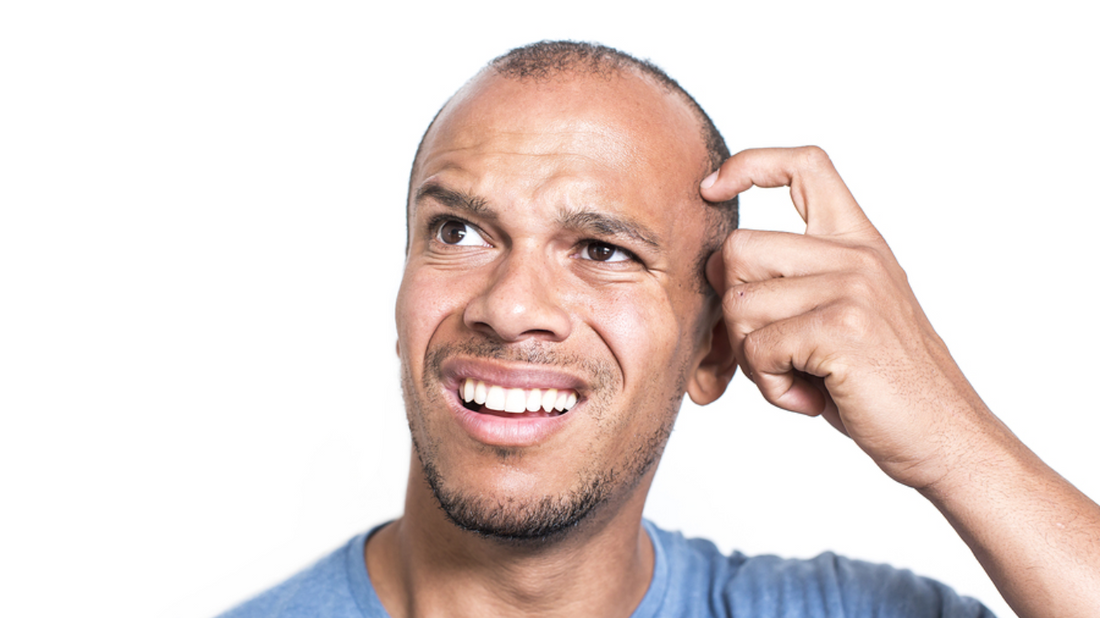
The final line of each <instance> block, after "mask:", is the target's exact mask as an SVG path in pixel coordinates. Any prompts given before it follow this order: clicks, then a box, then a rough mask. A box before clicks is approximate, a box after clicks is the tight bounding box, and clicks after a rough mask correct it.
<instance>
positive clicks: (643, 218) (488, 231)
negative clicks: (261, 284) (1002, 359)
mask: <svg viewBox="0 0 1100 618" xmlns="http://www.w3.org/2000/svg"><path fill="white" fill-rule="evenodd" d="M708 172H709V170H707V169H706V155H705V152H704V150H703V144H702V140H701V137H700V136H699V130H698V124H697V122H696V121H695V119H694V118H693V117H692V116H691V113H690V112H689V111H688V110H687V109H686V107H685V106H684V105H683V104H682V102H680V101H679V100H677V99H676V98H675V97H673V96H671V95H667V94H665V93H664V92H663V91H662V90H660V89H659V88H657V87H655V86H654V85H653V84H652V83H650V82H649V81H647V80H646V79H643V78H640V77H638V76H636V75H633V74H629V73H628V74H625V75H620V76H617V77H614V78H612V79H604V78H589V77H584V76H569V77H568V78H564V77H563V78H561V79H557V80H554V81H551V82H540V83H535V82H531V81H510V80H506V79H502V78H498V77H494V76H491V75H485V74H483V75H481V76H480V77H478V78H476V79H475V80H474V81H473V82H471V84H470V85H468V86H467V87H466V88H464V90H463V91H462V92H460V93H459V94H458V95H456V97H455V99H454V100H453V101H452V103H451V104H449V105H448V108H447V109H446V110H444V112H443V114H442V115H441V116H440V118H439V119H438V121H437V123H436V126H435V127H434V128H433V130H432V132H431V133H430V134H429V135H428V136H427V139H426V142H425V149H424V156H423V158H422V162H421V165H420V166H419V168H418V170H417V172H416V174H415V175H414V178H413V194H414V195H416V194H417V193H418V191H420V190H421V189H423V188H424V187H429V186H442V187H445V188H447V189H449V190H451V191H452V192H459V193H462V194H465V195H466V196H472V197H476V198H479V199H481V200H483V201H484V203H485V204H486V206H487V210H485V211H483V212H478V213H472V212H470V211H469V209H462V208H456V207H455V206H454V205H453V204H450V205H448V204H447V203H444V202H446V201H447V200H442V201H441V200H440V199H437V198H436V197H432V196H431V195H427V196H425V197H422V198H421V199H417V200H414V201H413V203H411V204H410V249H409V257H408V261H407V264H406V272H405V278H404V280H403V284H402V288H401V292H400V294H399V298H398V304H397V322H398V334H399V343H398V352H399V355H400V357H401V361H402V367H403V374H404V383H405V389H406V401H407V404H408V414H409V424H410V428H411V431H412V433H413V437H414V440H415V441H416V443H417V444H418V448H421V449H422V450H425V451H428V452H430V454H431V458H432V460H433V462H434V464H433V465H435V466H436V467H437V468H438V470H439V471H440V475H441V478H442V483H443V484H444V485H445V486H446V487H447V488H449V489H451V490H454V491H456V492H462V493H465V494H467V495H471V496H481V497H484V498H485V499H486V500H488V501H489V502H491V503H499V504H500V505H501V506H502V507H505V506H508V505H512V506H509V507H508V508H512V507H514V505H515V504H529V503H533V502H537V501H538V500H539V499H541V498H543V497H545V496H547V495H552V496H562V495H569V494H570V493H571V492H576V491H577V490H578V488H579V486H580V485H583V484H584V480H585V479H591V478H593V475H595V474H599V473H600V472H605V471H608V470H612V471H614V474H612V475H611V478H612V482H610V483H609V484H608V488H607V490H606V492H605V495H604V496H603V498H604V501H603V503H602V506H601V507H600V508H598V509H596V510H595V511H593V512H592V514H591V515H590V516H589V517H588V518H586V519H585V520H584V521H583V522H582V523H581V524H580V525H579V526H577V527H575V528H572V529H570V531H569V532H568V533H567V534H562V535H559V536H556V537H554V538H552V539H549V540H547V541H545V542H542V543H535V544H532V543H519V544H516V543H506V542H501V541H499V540H494V539H489V538H485V537H482V536H479V535H477V534H474V533H471V532H468V531H464V530H461V529H459V528H458V527H456V526H455V525H453V524H452V523H451V522H450V521H449V520H447V518H446V517H445V515H444V514H443V513H442V511H441V510H440V509H439V507H438V503H437V502H436V500H435V497H434V496H433V494H432V492H431V491H430V489H429V488H428V486H427V484H426V483H425V481H424V471H423V468H422V467H421V462H420V460H419V458H417V457H416V456H414V457H413V459H412V463H411V466H410V475H409V485H408V490H407V497H406V510H405V515H404V516H403V517H402V518H401V519H400V520H398V521H397V522H395V523H393V524H391V525H389V526H387V527H385V528H383V529H382V530H381V531H379V532H378V533H377V534H375V535H374V536H373V537H372V538H371V540H370V542H369V543H368V545H367V549H366V562H367V567H368V571H369V572H370V576H371V579H372V582H373V583H374V585H375V588H376V590H377V592H378V594H379V597H380V598H381V600H382V602H383V604H384V605H385V606H386V608H387V610H388V611H389V612H390V613H391V614H392V615H394V616H434V615H448V616H466V615H469V616H475V615H476V616H485V615H510V616H516V615H519V616H522V615H533V614H538V615H542V616H554V615H570V616H577V615H592V616H616V615H621V616H627V615H629V614H630V613H631V611H632V610H633V608H634V607H635V606H636V605H637V603H638V602H639V601H640V600H641V598H642V596H643V595H644V593H645V590H646V587H647V586H648V583H649V579H650V577H651V575H652V568H653V555H652V546H651V545H650V543H649V540H648V538H646V535H645V533H644V531H643V530H642V528H641V512H642V507H643V505H644V501H645V495H646V492H647V491H648V488H649V485H650V482H651V480H652V476H653V472H654V466H649V467H644V466H642V468H641V469H639V463H638V462H639V461H643V462H644V460H645V457H641V458H639V453H640V452H642V453H644V452H646V451H647V450H648V451H653V450H654V448H656V451H655V452H656V454H657V455H659V451H660V446H662V445H663V438H664V435H663V434H664V432H666V431H667V428H668V427H669V426H670V424H671V423H672V421H673V420H674V418H675V414H676V409H677V406H678V403H679V399H680V398H681V397H682V395H683V393H684V392H685V391H686V392H687V393H688V394H689V395H690V396H691V397H692V399H693V400H694V401H696V402H697V403H700V404H705V403H710V402H711V401H713V400H714V399H716V398H717V397H718V396H720V395H721V393H722V392H723V391H724V389H725V387H726V385H727V384H728V382H729V380H730V379H731V378H732V376H733V373H734V371H735V370H736V368H737V367H741V368H742V370H743V371H744V373H745V374H746V375H747V376H748V377H749V379H751V380H752V381H753V382H754V383H755V384H756V385H757V387H758V388H759V389H760V391H761V393H762V394H763V395H764V397H765V398H766V399H767V400H768V401H770V402H772V403H773V404H775V405H777V406H778V407H781V408H784V409H787V410H792V411H795V412H799V413H803V414H808V415H821V416H824V417H825V418H826V419H827V420H829V422H830V423H831V424H832V425H833V426H835V427H836V428H837V429H839V430H841V431H843V432H844V433H846V434H847V435H848V436H850V437H851V438H852V440H853V441H854V443H855V444H856V445H857V446H858V447H859V448H861V449H862V450H863V451H865V452H866V453H867V454H868V455H869V456H870V457H871V458H872V459H873V460H874V461H875V462H876V463H877V464H878V465H879V466H880V467H881V468H882V469H883V471H884V472H885V473H886V474H887V475H889V476H890V477H891V478H893V479H895V480H896V481H898V482H901V483H903V484H905V485H908V486H910V487H912V488H914V489H916V490H917V491H919V492H920V493H921V494H922V495H924V496H925V497H926V498H928V499H929V500H930V501H931V502H932V503H933V504H935V505H936V507H937V508H938V509H939V510H940V511H941V512H942V513H943V514H944V515H945V517H946V518H947V519H948V521H949V522H951V524H952V525H953V526H954V527H955V529H956V530H957V531H958V533H959V534H960V536H961V537H962V538H963V540H964V541H965V542H966V543H967V544H968V545H969V546H970V548H971V549H972V550H973V552H974V554H975V555H976V556H977V558H978V560H979V561H980V562H981V564H982V565H983V567H984V568H985V569H986V571H987V572H988V573H989V575H990V577H991V578H992V579H993V581H994V583H995V584H996V585H997V586H998V588H999V590H1001V592H1002V594H1003V595H1004V596H1005V598H1006V600H1007V601H1008V602H1009V604H1010V605H1011V606H1012V607H1013V609H1014V610H1015V611H1016V612H1017V613H1018V614H1019V615H1020V616H1022V617H1032V616H1094V615H1097V613H1100V507H1098V506H1097V505H1096V504H1095V503H1093V502H1092V501H1090V500H1089V499H1088V498H1087V497H1085V496H1084V495H1083V494H1081V493H1080V492H1078V491H1077V490H1076V489H1075V488H1073V486H1072V485H1070V484H1069V483H1068V482H1066V481H1065V480H1064V479H1062V478H1061V477H1059V476H1058V475H1057V474H1056V473H1054V472H1053V471H1052V470H1051V469H1050V468H1048V467H1047V466H1046V465H1045V464H1043V463H1042V461H1041V460H1039V458H1038V457H1036V456H1035V455H1034V454H1033V453H1031V451H1029V450H1028V449H1027V448H1026V447H1025V446H1024V445H1023V444H1022V443H1020V442H1019V440H1017V439H1016V438H1015V436H1014V435H1013V434H1012V433H1011V432H1010V431H1009V430H1008V429H1007V428H1006V427H1005V426H1004V425H1003V424H1002V423H1001V422H1000V421H999V420H997V418H996V417H995V416H994V415H993V414H992V413H991V412H990V411H989V410H988V408H986V406H985V405H984V404H983V403H982V401H981V399H980V398H979V397H978V395H977V393H975V392H974V390H973V389H972V388H971V387H970V385H969V383H968V382H967V381H966V379H965V377H964V376H963V374H962V372H961V371H960V370H959V368H958V367H957V365H956V364H955V363H954V361H953V360H952V358H951V356H950V354H949V353H948V351H947V348H946V346H945V345H944V344H943V342H942V341H941V340H940V339H939V337H938V336H937V335H936V333H935V331H934V330H933V329H932V326H931V325H930V324H929V322H928V320H927V318H926V317H925V316H924V314H923V312H922V311H921V309H920V306H919V304H918V303H917V300H916V298H915V297H914V296H913V293H912V291H911V290H910V289H909V286H908V284H907V282H906V278H905V273H904V271H903V270H902V268H901V267H900V266H899V265H898V263H897V262H896V260H895V259H894V257H893V255H892V253H891V252H890V250H889V248H888V246H887V245H886V243H885V241H884V240H883V239H882V237H881V236H880V235H879V234H878V232H877V231H876V230H875V228H874V227H873V226H872V225H871V223H870V222H869V221H868V220H867V218H866V217H865V216H864V214H863V212H862V210H861V209H860V208H859V206H858V204H857V203H856V202H855V200H854V199H853V198H852V196H851V194H850V193H849V192H848V190H847V188H846V187H845V185H844V183H843V181H842V180H841V179H840V177H839V175H838V174H837V173H836V170H835V169H834V168H833V166H832V164H831V162H830V161H829V159H828V157H827V156H826V155H825V154H824V153H823V152H822V151H821V150H820V149H817V148H812V147H811V148H801V149H761V150H749V151H744V152H741V153H738V154H737V155H734V156H733V157H731V158H730V159H729V160H727V161H726V163H724V164H723V165H722V167H721V168H720V169H719V170H718V171H717V172H715V174H713V175H710V176H708V177H706V178H705V179H703V176H705V175H706V174H707V173H708ZM653 179H660V182H653ZM700 179H702V183H701V184H700ZM754 185H755V186H761V187H779V186H788V187H790V190H791V198H792V202H793V203H794V206H795V208H796V209H797V210H798V212H799V213H800V215H801V216H802V217H803V219H804V220H805V221H806V223H807V229H806V233H805V234H803V235H798V234H784V233H776V232H764V231H752V230H736V231H734V232H733V233H731V234H730V235H729V236H728V238H726V240H725V242H724V243H723V244H722V245H721V246H720V248H719V249H718V250H717V251H716V252H715V253H714V255H713V256H712V257H711V259H710V260H709V262H708V263H707V267H706V277H707V280H708V281H709V283H710V285H711V286H712V287H713V288H714V289H715V290H716V291H717V292H718V294H719V296H718V298H720V303H719V302H718V301H717V300H716V299H715V298H714V297H708V296H706V295H704V294H700V293H699V291H698V285H697V284H696V282H697V277H698V276H699V273H698V272H696V268H697V266H696V256H697V255H698V252H699V250H700V248H701V247H707V246H708V243H709V242H711V236H710V234H709V232H710V231H709V230H708V225H707V221H708V217H707V216H706V209H707V208H708V206H707V205H706V203H705V202H704V200H709V201H712V202H718V201H722V200H726V199H730V198H732V197H733V196H734V195H737V194H738V193H741V192H743V191H745V190H748V189H749V188H750V187H752V186H754ZM429 193H430V192H429ZM578 210H584V211H587V212H589V213H597V214H600V215H604V216H606V217H611V218H614V219H616V220H619V221H630V222H632V223H634V224H636V225H637V227H638V228H640V229H645V230H646V235H647V236H649V237H651V239H656V240H657V242H656V243H655V244H656V246H652V245H650V244H649V243H646V242H643V241H641V240H639V239H638V238H632V237H629V236H624V235H621V234H620V235H613V236H607V235H601V234H600V233H596V230H592V229H585V228H583V226H581V227H578V226H577V225H575V223H576V219H575V218H574V219H572V221H573V223H574V224H568V222H569V221H570V219H569V218H568V217H567V216H566V215H568V214H570V213H576V212H577V211H578ZM441 212H442V213H443V214H445V215H446V216H458V217H459V218H460V219H462V220H464V221H466V222H467V223H468V224H470V226H471V227H470V228H469V229H471V230H476V231H478V232H479V233H478V238H477V239H475V240H479V241H484V242H473V243H470V244H462V245H460V246H452V245H449V244H447V243H443V242H440V241H439V240H438V239H439V237H437V236H435V232H436V229H435V228H432V227H429V226H428V225H427V223H428V221H429V220H431V218H432V216H433V215H437V214H440V213H441ZM467 238H469V236H467ZM592 241H597V242H604V243H609V244H612V245H616V246H619V247H623V248H625V249H628V250H630V251H633V252H634V253H636V254H637V255H638V257H639V258H640V259H639V260H638V261H628V262H613V263H604V262H599V261H595V260H589V259H586V256H587V255H589V254H588V253H587V247H589V245H590V243H591V242H592ZM484 345H488V346H489V347H487V348H486V347H478V346H484ZM455 346H459V347H458V348H456V347H455ZM462 346H465V347H462ZM456 349H457V350H461V351H459V352H450V353H448V355H447V356H446V360H444V361H443V363H442V364H433V363H431V362H429V359H431V358H432V354H433V352H438V351H439V350H445V351H448V350H456ZM473 350H489V351H491V353H489V354H488V356H487V357H486V356H485V355H481V356H478V354H477V353H475V352H472V351H473ZM534 353H539V354H543V355H544V356H545V355H549V356H547V358H549V359H550V361H551V365H550V366H551V367H552V368H554V370H555V371H558V372H561V373H564V374H568V376H569V378H570V379H572V380H575V382H576V384H578V385H579V386H578V390H579V391H580V392H581V394H582V399H581V402H580V403H579V404H578V407H577V408H575V409H574V410H572V411H570V413H569V415H567V416H569V420H568V423H566V424H563V426H562V427H561V428H560V429H558V430H555V431H554V432H550V433H548V434H547V435H546V436H544V437H542V438H540V439H539V440H536V441H534V442H532V443H529V444H523V445H515V444H511V445H502V444H492V443H486V441H485V440H484V439H481V440H479V439H478V438H476V437H475V436H473V435H471V433H470V432H469V431H467V430H466V429H465V428H464V427H463V426H462V425H461V423H459V422H457V421H456V420H455V419H456V416H455V414H454V413H453V411H452V409H451V407H452V402H451V400H449V399H448V397H451V395H450V390H449V389H450V388H451V385H450V384H449V383H448V382H447V375H446V374H447V371H451V373H454V372H455V370H454V365H453V364H452V365H448V364H447V363H448V361H449V359H454V358H458V359H459V360H460V361H463V362H467V363H468V364H467V365H462V364H461V363H459V367H460V369H461V371H473V372H475V373H476V372H482V373H485V374H491V375H493V376H497V377H500V376H509V375H515V376H523V375H528V376H530V375H533V372H535V371H538V370H540V369H545V368H546V365H544V364H539V363H532V362H528V361H530V360H532V359H533V358H534V357H533V356H532V354H534ZM471 367H472V369H471ZM448 368H449V369H448ZM669 368H675V369H676V370H675V371H669ZM601 376H602V377H601ZM501 379H504V378H501ZM654 436H658V437H659V438H660V440H658V442H659V443H660V444H657V445H656V447H654ZM490 442H491V441H490ZM632 472H633V473H636V474H633V475H632ZM503 510H505V511H507V510H508V509H507V508H505V509H503ZM513 511H514V508H513Z"/></svg>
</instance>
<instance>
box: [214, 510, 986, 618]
mask: <svg viewBox="0 0 1100 618" xmlns="http://www.w3.org/2000/svg"><path fill="white" fill-rule="evenodd" d="M644 525H645V529H646V531H647V532H648V533H649V538H650V539H651V540H652V541H653V549H654V553H655V562H654V566H653V581H651V582H650V584H649V590H648V591H646V594H645V597H644V598H643V599H642V602H641V604H640V605H639V606H638V608H637V609H636V610H634V614H633V615H632V617H633V618H658V617H660V618H666V617H684V618H688V617H690V618H703V617H719V616H722V617H733V616H737V617H743V618H750V617H751V618H765V617H772V616H774V617H776V618H796V617H797V618H918V617H919V618H933V617H937V618H963V617H966V618H992V617H993V614H992V613H991V612H990V611H989V610H988V609H986V608H985V607H984V606H983V605H982V604H981V603H979V602H977V601H975V600H974V599H970V598H966V597H960V596H959V595H957V594H955V592H954V591H953V590H951V589H950V588H948V587H947V586H944V585H943V584H941V583H939V582H936V581H933V580H931V579H927V578H925V577H918V576H916V575H914V574H913V573H912V572H911V571H907V570H898V569H894V568H892V567H889V566H885V565H879V564H871V563H868V562H861V561H858V560H849V559H847V558H842V557H840V556H837V555H835V554H833V553H824V554H821V555H820V556H818V557H816V558H813V559H812V560H787V559H783V558H778V557H775V556H756V557H747V556H745V555H743V554H741V553H740V552H734V553H733V554H732V555H729V556H726V555H723V554H722V553H721V552H719V551H718V548H717V547H715V546H714V544H713V543H711V542H710V541H705V540H702V539H685V538H684V537H683V535H682V534H680V533H678V532H675V533H673V532H666V531H664V530H661V529H660V528H658V527H657V526H655V525H653V524H652V523H651V522H649V521H646V522H644ZM375 530H377V528H376V529H375ZM371 532H373V530H372V531H371ZM369 536H370V533H363V534H360V535H359V536H357V537H355V538H353V539H351V541H349V542H348V544H347V545H345V546H344V547H342V548H340V549H338V550H336V551H335V552H333V553H332V554H329V555H328V556H327V557H325V558H323V559H322V560H321V561H320V562H318V563H317V564H315V565H313V566H312V567H310V568H308V569H306V570H304V571H302V572H301V573H298V574H297V575H295V576H294V577H292V578H290V579H288V580H287V581H285V582H283V583H282V584H279V585H278V586H276V587H274V588H272V589H271V590H268V591H267V592H264V593H262V594H260V595H259V596H257V597H256V598H254V599H252V600H251V601H248V602H246V603H244V604H243V605H241V606H239V607H237V608H236V609H233V610H230V611H229V612H227V613H225V614H222V616H221V618H389V614H387V613H386V610H385V609H383V608H382V603H381V602H380V601H379V600H378V595H377V594H375V593H374V586H372V585H371V582H370V576H369V575H368V574H367V566H366V563H365V562H364V560H363V545H364V543H366V540H367V538H368V537H369Z"/></svg>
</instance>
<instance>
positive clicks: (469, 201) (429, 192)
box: [416, 184, 496, 218]
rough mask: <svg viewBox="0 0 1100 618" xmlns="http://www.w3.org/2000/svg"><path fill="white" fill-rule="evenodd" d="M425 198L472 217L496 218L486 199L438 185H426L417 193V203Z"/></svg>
mask: <svg viewBox="0 0 1100 618" xmlns="http://www.w3.org/2000/svg"><path fill="white" fill-rule="evenodd" d="M425 198H432V199H434V200H435V201H437V202H439V203H441V204H443V205H444V206H448V207H450V208H454V209H456V210H461V211H465V212H467V213H469V214H471V215H478V216H481V217H489V218H496V213H495V212H493V210H492V209H491V208H489V203H488V202H487V201H486V200H485V198H482V197H478V196H476V195H470V194H468V193H463V192H462V191H455V190H454V189H448V188H446V187H443V186H440V185H437V184H426V185H424V186H423V187H420V188H419V189H418V190H417V191H416V203H418V204H419V203H420V202H422V201H423V200H424V199H425Z"/></svg>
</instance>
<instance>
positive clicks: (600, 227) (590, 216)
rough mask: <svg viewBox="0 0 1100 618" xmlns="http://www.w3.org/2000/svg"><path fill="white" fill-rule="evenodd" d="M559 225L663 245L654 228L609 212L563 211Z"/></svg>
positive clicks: (652, 244)
mask: <svg viewBox="0 0 1100 618" xmlns="http://www.w3.org/2000/svg"><path fill="white" fill-rule="evenodd" d="M558 225H560V226H562V227H565V228H571V229H577V230H584V231H587V232H589V233H595V234H597V235H601V236H628V237H630V238H632V239H634V240H636V241H638V242H641V243H644V244H646V245H649V246H650V247H653V248H654V249H659V248H660V247H661V239H660V236H658V235H657V234H656V232H654V231H653V230H651V229H649V228H648V227H646V226H645V225H642V224H641V223H638V222H636V221H633V220H631V219H628V218H625V217H618V216H614V215H609V214H607V213H602V212H596V211H592V210H571V211H562V212H560V213H559V214H558Z"/></svg>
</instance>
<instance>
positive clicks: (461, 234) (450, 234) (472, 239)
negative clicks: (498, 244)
mask: <svg viewBox="0 0 1100 618" xmlns="http://www.w3.org/2000/svg"><path fill="white" fill-rule="evenodd" d="M435 239H436V240H438V241H439V242H441V243H443V244H446V245H485V239H484V238H482V237H481V234H479V233H478V232H477V230H476V229H475V228H474V227H473V226H471V225H470V224H468V223H465V222H463V221H460V220H458V219H447V220H446V221H444V222H443V223H442V225H440V226H439V228H438V229H437V230H436V231H435Z"/></svg>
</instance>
